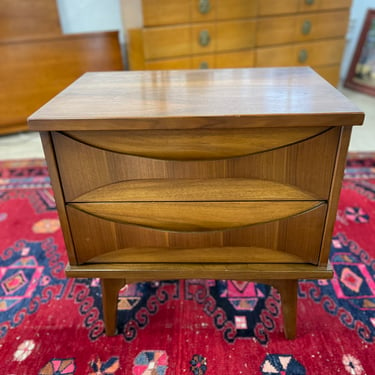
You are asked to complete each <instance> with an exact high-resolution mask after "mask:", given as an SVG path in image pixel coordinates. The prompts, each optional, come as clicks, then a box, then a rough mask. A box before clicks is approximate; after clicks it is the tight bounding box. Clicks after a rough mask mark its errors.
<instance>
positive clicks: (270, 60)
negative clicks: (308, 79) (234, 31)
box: [255, 38, 345, 67]
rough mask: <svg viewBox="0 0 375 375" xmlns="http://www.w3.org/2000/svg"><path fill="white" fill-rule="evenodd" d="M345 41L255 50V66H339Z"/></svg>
mask: <svg viewBox="0 0 375 375" xmlns="http://www.w3.org/2000/svg"><path fill="white" fill-rule="evenodd" d="M344 47H345V40H344V39H342V38H340V39H330V40H325V41H317V42H308V43H296V44H292V45H289V46H282V47H281V46H280V47H262V48H258V49H257V50H256V59H255V61H256V63H255V64H256V65H255V66H266V67H271V66H298V65H310V66H319V65H331V64H339V63H340V62H341V56H342V53H343V50H344Z"/></svg>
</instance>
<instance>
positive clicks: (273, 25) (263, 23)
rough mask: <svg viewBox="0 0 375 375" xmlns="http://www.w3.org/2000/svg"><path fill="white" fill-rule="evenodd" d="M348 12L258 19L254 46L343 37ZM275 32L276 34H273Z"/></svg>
mask: <svg viewBox="0 0 375 375" xmlns="http://www.w3.org/2000/svg"><path fill="white" fill-rule="evenodd" d="M348 16H349V11H348V10H340V11H334V12H326V13H308V14H304V15H293V16H280V17H266V18H260V19H259V20H258V21H257V33H256V45H257V46H271V45H276V44H283V43H291V42H300V41H308V40H314V39H325V38H334V37H340V36H342V37H343V36H344V35H345V34H346V30H347V22H343V20H347V19H348ZM275 30H277V32H275Z"/></svg>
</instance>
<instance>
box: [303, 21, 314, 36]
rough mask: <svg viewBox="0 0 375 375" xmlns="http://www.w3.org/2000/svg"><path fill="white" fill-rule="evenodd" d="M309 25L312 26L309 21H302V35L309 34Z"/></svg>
mask: <svg viewBox="0 0 375 375" xmlns="http://www.w3.org/2000/svg"><path fill="white" fill-rule="evenodd" d="M311 26H312V24H311V21H309V20H306V21H304V22H303V24H302V34H303V35H307V34H310V31H311Z"/></svg>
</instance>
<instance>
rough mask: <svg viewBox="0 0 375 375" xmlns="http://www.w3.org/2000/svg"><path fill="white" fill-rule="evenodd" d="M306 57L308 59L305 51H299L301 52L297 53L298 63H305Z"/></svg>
mask: <svg viewBox="0 0 375 375" xmlns="http://www.w3.org/2000/svg"><path fill="white" fill-rule="evenodd" d="M308 57H309V54H308V53H307V51H306V50H305V49H301V51H299V54H298V61H299V62H300V63H304V62H306V60H307V58H308Z"/></svg>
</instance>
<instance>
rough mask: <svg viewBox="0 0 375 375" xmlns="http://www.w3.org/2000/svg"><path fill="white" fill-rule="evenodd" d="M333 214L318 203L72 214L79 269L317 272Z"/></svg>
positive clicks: (161, 206) (76, 210)
mask: <svg viewBox="0 0 375 375" xmlns="http://www.w3.org/2000/svg"><path fill="white" fill-rule="evenodd" d="M326 208H327V207H326V204H325V203H322V202H315V201H307V202H301V201H300V202H288V201H283V202H280V201H276V202H261V201H260V202H189V203H186V202H177V203H174V202H166V203H155V202H150V203H134V202H131V203H112V204H110V203H105V204H104V203H99V202H96V203H71V204H68V205H67V214H68V217H69V222H70V223H71V228H72V234H73V238H74V246H75V250H76V253H77V258H78V263H79V264H83V263H106V262H107V263H111V262H135V263H142V262H150V261H154V262H162V263H168V262H175V261H178V262H183V263H201V262H210V263H225V262H232V263H233V262H235V263H272V262H274V263H277V262H279V263H306V262H308V263H315V264H316V263H317V262H318V257H319V252H320V245H321V238H322V231H323V227H324V220H325V215H326ZM264 220H266V221H267V222H264ZM153 228H157V230H155V229H153ZM224 229H225V230H224ZM295 233H298V236H296V235H295ZM307 238H309V240H308V241H307V240H306V239H307ZM194 248H195V249H194ZM209 248H211V250H209ZM212 248H214V249H212ZM215 248H216V249H215ZM271 254H272V256H270V255H271Z"/></svg>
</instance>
